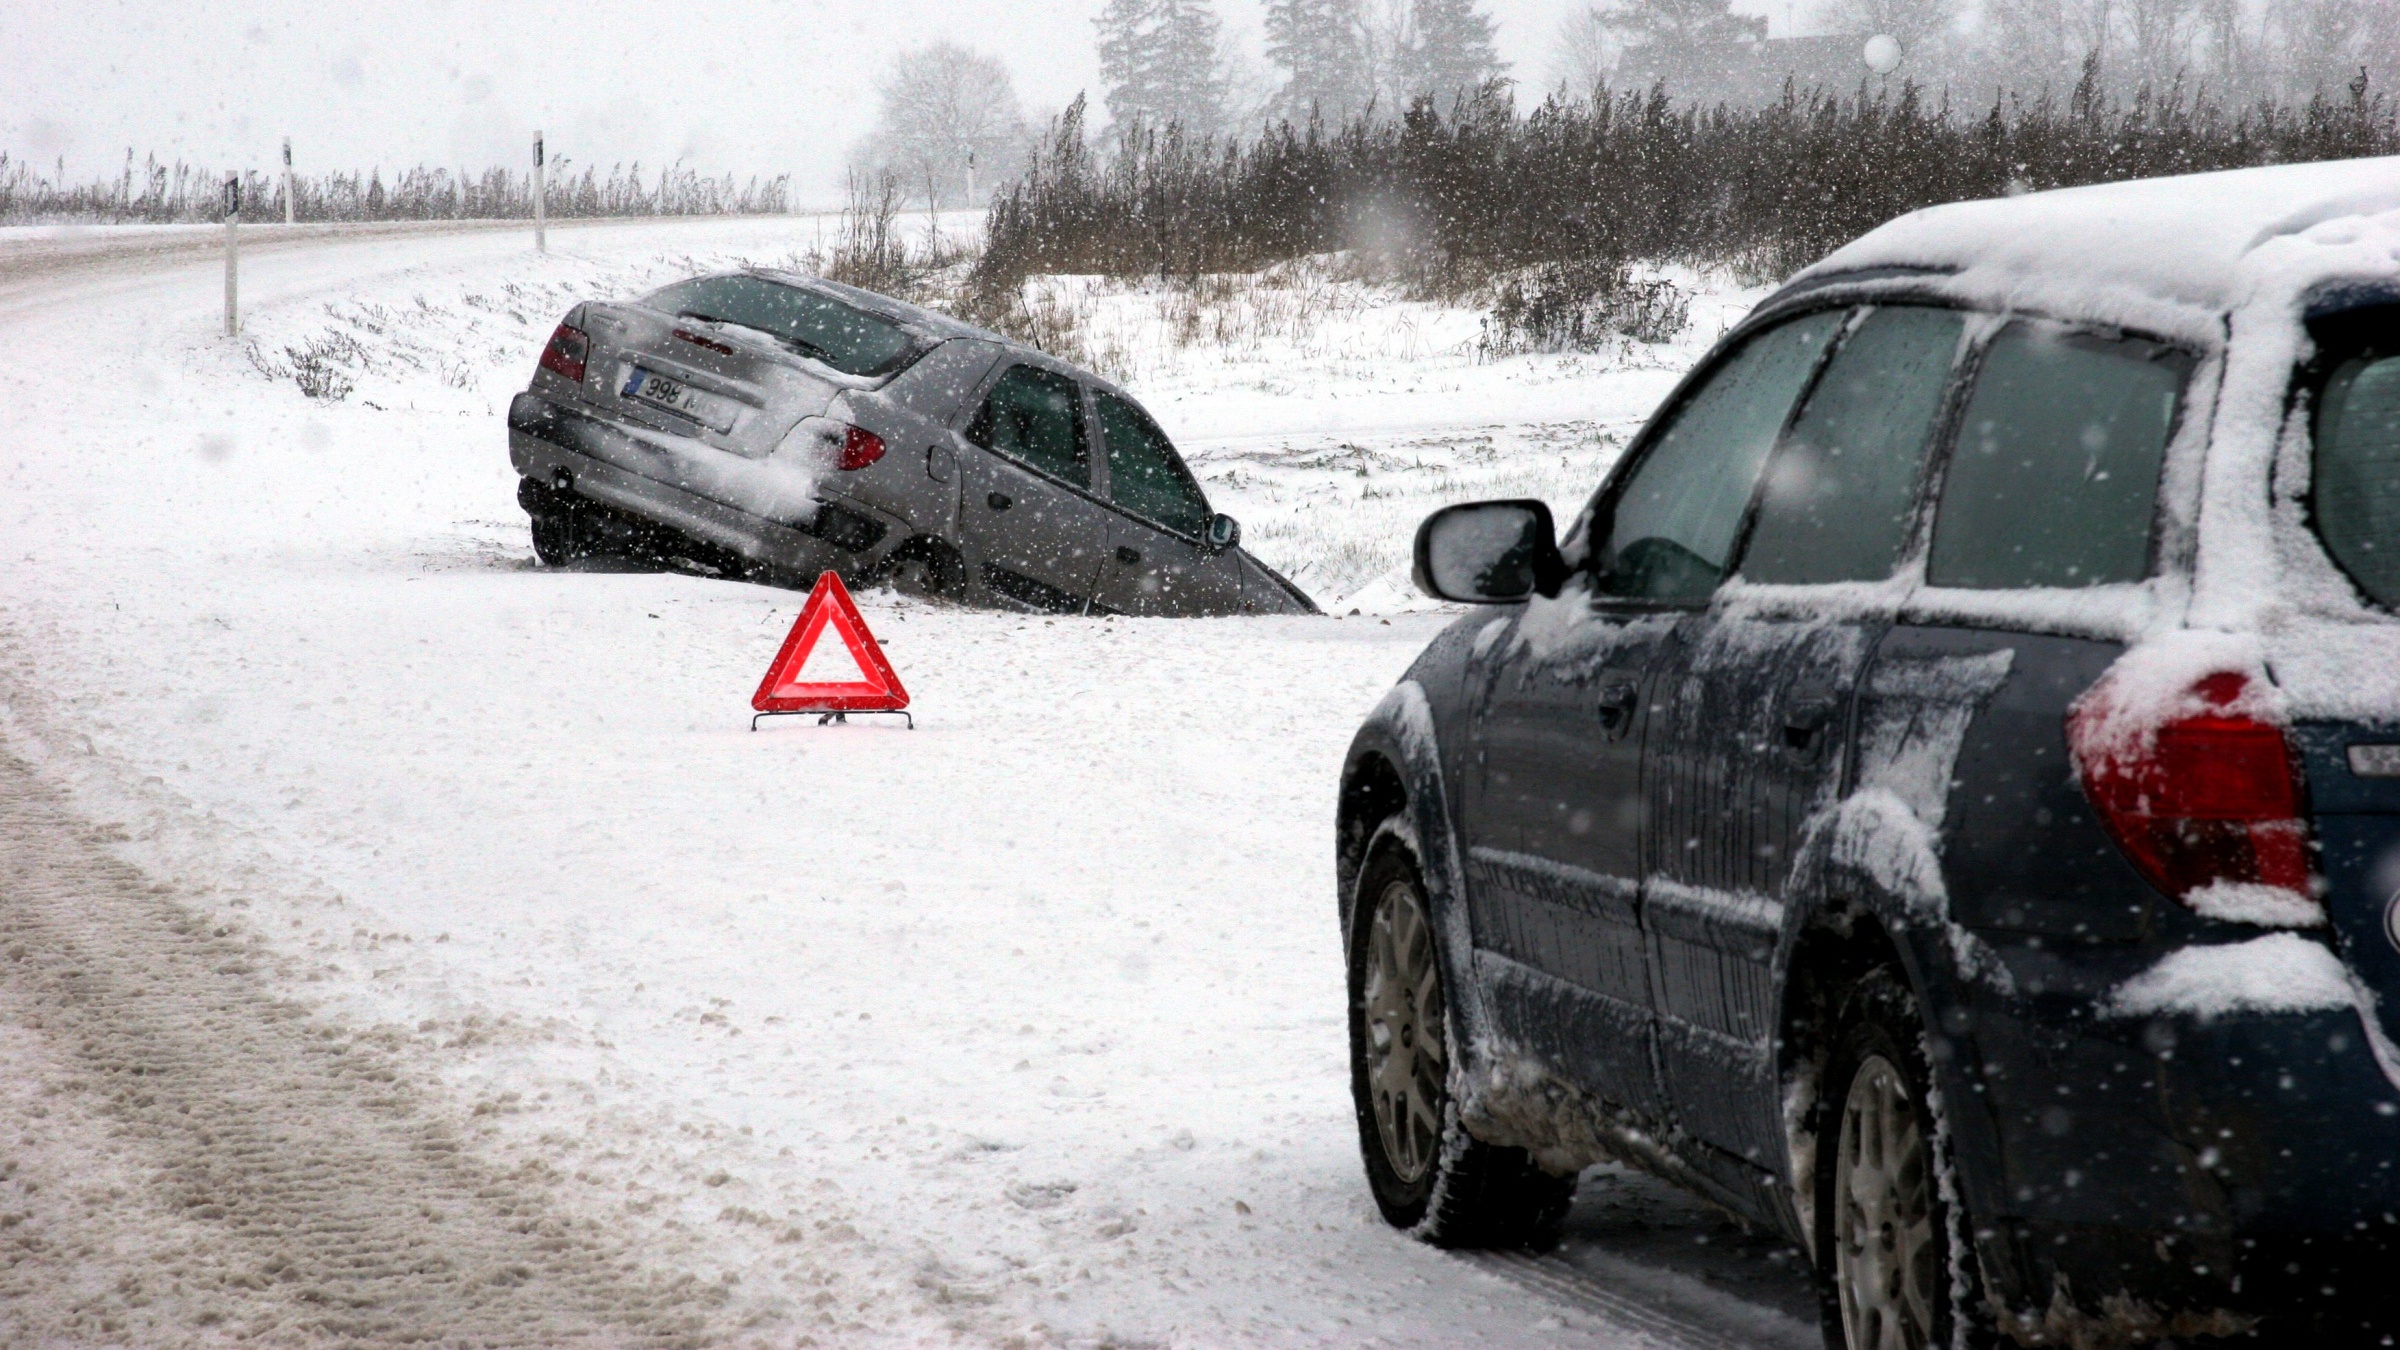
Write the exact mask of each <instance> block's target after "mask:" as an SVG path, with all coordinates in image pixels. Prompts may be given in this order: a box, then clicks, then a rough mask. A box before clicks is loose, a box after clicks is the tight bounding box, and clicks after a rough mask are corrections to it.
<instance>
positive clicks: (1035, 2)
mask: <svg viewBox="0 0 2400 1350" xmlns="http://www.w3.org/2000/svg"><path fill="white" fill-rule="evenodd" d="M1583 2H1584V0H1490V5H1491V12H1492V13H1493V14H1494V15H1495V16H1496V17H1497V18H1498V20H1499V25H1500V28H1499V40H1500V52H1501V56H1502V58H1503V59H1505V60H1507V61H1509V62H1510V63H1511V64H1512V66H1513V69H1512V71H1511V74H1513V75H1515V76H1516V77H1517V78H1518V79H1519V80H1520V81H1522V82H1524V83H1526V84H1530V85H1532V86H1534V87H1536V88H1541V87H1547V86H1548V85H1549V83H1550V82H1551V80H1552V79H1553V78H1554V77H1555V75H1556V53H1555V47H1556V42H1555V39H1556V35H1557V33H1558V29H1559V23H1560V21H1561V20H1562V19H1563V18H1564V17H1565V16H1566V15H1567V14H1569V13H1570V12H1572V11H1573V9H1574V8H1576V6H1578V5H1579V4H1581V3H1583ZM1104 3H1105V0H914V2H913V3H910V2H909V0H898V2H895V0H711V2H710V3H707V4H693V5H669V4H657V3H651V4H638V3H623V2H621V0H575V2H574V3H557V4H542V5H510V6H504V5H498V4H490V3H465V2H464V0H313V2H312V3H285V4H264V3H257V4H224V3H213V2H212V0H180V2H176V3H168V2H164V0H0V53H5V56H4V57H0V150H6V151H9V152H11V153H12V154H14V155H15V156H17V157H19V158H32V159H34V160H37V161H39V162H41V163H43V164H45V165H48V164H50V163H51V162H52V161H54V160H55V159H56V158H57V157H59V156H62V155H63V156H64V157H65V158H66V161H67V167H68V170H69V173H70V174H71V175H72V176H75V177H86V176H93V175H97V174H100V173H104V172H111V171H113V169H114V167H115V165H116V164H117V163H118V162H119V161H121V159H122V157H123V156H124V153H125V150H126V148H127V147H128V146H130V147H132V149H133V150H134V152H135V154H136V155H137V156H139V155H142V154H146V153H152V152H155V153H157V154H158V155H159V156H160V157H161V158H162V159H173V158H175V157H177V156H181V157H183V158H185V159H187V160H190V161H193V162H195V163H198V164H203V165H206V166H208V167H212V168H234V167H242V166H254V167H261V168H263V167H266V166H268V165H270V164H271V163H273V162H274V161H275V160H276V158H277V157H278V154H279V147H280V145H281V141H282V138H283V137H284V136H287V135H288V136H290V137H292V139H293V143H294V147H295V150H294V153H295V157H296V159H297V161H298V163H299V164H300V166H301V167H302V168H304V169H314V170H322V169H327V168H344V169H348V168H358V169H365V168H369V167H373V166H377V165H380V166H382V167H384V168H385V169H387V170H389V169H391V168H395V167H401V166H406V165H412V164H420V163H438V164H446V165H452V166H460V167H466V168H470V169H475V168H481V167H483V166H485V165H487V164H494V163H511V164H513V163H517V162H519V161H521V160H522V159H524V158H525V156H526V153H527V152H526V148H525V147H526V145H527V143H528V142H529V141H530V139H531V137H532V133H533V130H534V128H535V127H537V126H539V127H541V128H542V129H543V130H544V131H546V132H547V133H548V136H549V141H550V147H551V154H552V156H553V157H558V156H564V157H567V158H568V159H569V160H571V161H572V162H573V163H574V164H576V165H581V164H587V163H596V164H598V165H600V166H602V167H603V168H605V167H606V166H607V165H609V164H611V163H615V162H619V161H631V160H636V159H638V160H641V161H642V162H643V163H644V164H645V165H646V166H655V165H657V164H659V163H661V162H664V161H668V160H674V159H678V158H681V159H683V160H685V161H687V162H689V163H690V164H692V165H693V166H694V167H697V168H700V169H703V170H709V171H722V170H726V169H733V170H738V171H740V172H743V173H752V172H757V173H767V174H773V173H790V174H791V175H792V176H793V185H794V188H795V190H796V191H795V196H797V197H799V198H800V199H801V200H804V201H824V200H829V199H831V198H832V197H834V196H835V195H836V194H837V193H838V187H839V182H840V175H841V165H842V163H843V160H844V157H845V155H846V153H847V151H848V149H849V147H850V145H851V143H852V142H853V141H855V140H856V139H857V138H858V136H859V135H860V134H861V133H862V132H864V131H865V130H866V126H867V123H868V120H869V118H870V117H871V115H872V109H873V105H874V81H875V73H876V71H877V70H878V69H879V68H880V67H881V65H882V63H883V62H884V61H886V60H887V59H888V58H889V57H890V56H891V55H892V54H893V53H895V52H897V51H900V50H902V49H904V48H907V47H911V46H915V45H918V44H922V43H925V42H929V41H931V40H933V39H936V38H950V39H953V40H956V41H959V42H964V43H966V44H967V45H969V46H972V47H977V48H980V49H982V50H985V51H988V52H991V53H993V54H995V55H997V56H998V57H1000V59H1001V60H1002V61H1004V62H1006V63H1007V65H1008V67H1009V70H1010V72H1011V74H1012V75H1013V76H1014V77H1015V80H1016V84H1017V91H1018V93H1019V95H1020V96H1022V98H1023V99H1024V101H1025V104H1026V108H1027V111H1028V112H1030V113H1033V114H1035V115H1037V116H1038V115H1042V114H1046V113H1049V112H1053V111H1056V110H1057V109H1058V108H1059V107H1061V106H1063V105H1064V104H1065V103H1066V101H1067V100H1068V99H1071V98H1073V97H1074V96H1075V93H1076V91H1077V90H1079V89H1091V90H1092V91H1093V94H1094V98H1095V102H1096V101H1097V97H1098V90H1097V88H1096V85H1097V80H1098V62H1097V58H1096V57H1095V56H1094V54H1093V35H1092V22H1091V21H1092V17H1093V16H1094V15H1095V14H1097V13H1099V11H1100V9H1101V6H1102V5H1103V4H1104ZM1738 7H1739V8H1745V9H1748V10H1750V11H1752V12H1756V13H1765V14H1767V15H1768V16H1769V17H1770V20H1771V21H1772V22H1773V23H1774V24H1775V25H1776V28H1777V29H1778V31H1779V32H1780V30H1781V28H1782V26H1783V23H1784V21H1785V19H1786V17H1787V15H1788V14H1791V13H1795V12H1796V13H1799V14H1801V15H1805V14H1806V13H1807V12H1808V10H1809V9H1810V8H1812V7H1813V0H1743V4H1742V5H1740V6H1738ZM1218 10H1219V13H1220V14H1222V15H1223V16H1224V18H1225V20H1226V24H1227V27H1228V29H1229V30H1230V31H1232V32H1234V33H1236V34H1238V35H1239V36H1240V37H1241V39H1242V40H1243V41H1244V42H1245V44H1246V45H1247V46H1248V47H1249V49H1250V50H1251V52H1252V53H1253V55H1254V56H1255V54H1256V52H1257V48H1258V34H1259V31H1260V27H1261V17H1262V15H1263V13H1264V5H1263V3H1262V0H1218Z"/></svg>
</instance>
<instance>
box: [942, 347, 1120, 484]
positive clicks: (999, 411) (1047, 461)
mask: <svg viewBox="0 0 2400 1350" xmlns="http://www.w3.org/2000/svg"><path fill="white" fill-rule="evenodd" d="M967 439H968V440H970V441H973V442H974V443H975V444H977V445H980V446H982V447H983V448H984V449H986V450H993V451H997V452H998V453H1000V454H1003V455H1006V456H1008V457H1009V458H1010V459H1013V460H1016V461H1018V462H1019V463H1021V464H1025V465H1027V466H1029V467H1031V468H1034V469H1038V470H1040V471H1041V472H1043V473H1046V474H1048V475H1050V476H1051V477H1053V478H1060V479H1064V480H1065V481H1067V482H1070V483H1073V484H1074V485H1075V486H1077V487H1090V486H1091V485H1092V451H1091V438H1090V437H1089V436H1088V435H1087V434H1086V433H1085V430H1084V425H1083V387H1082V386H1081V385H1078V384H1077V383H1076V382H1075V381H1073V380H1071V379H1068V378H1067V377H1066V376H1064V375H1061V374H1058V373H1057V372H1056V371H1049V370H1042V369H1040V368H1038V367H1035V366H1011V367H1010V368H1009V370H1008V373H1007V374H1005V375H1002V376H1001V377H1000V381H999V383H997V384H995V385H993V386H992V392H991V393H989V394H987V395H985V396H984V400H983V406H982V407H981V408H979V409H977V410H976V412H975V420H974V421H972V422H970V423H968V424H967Z"/></svg>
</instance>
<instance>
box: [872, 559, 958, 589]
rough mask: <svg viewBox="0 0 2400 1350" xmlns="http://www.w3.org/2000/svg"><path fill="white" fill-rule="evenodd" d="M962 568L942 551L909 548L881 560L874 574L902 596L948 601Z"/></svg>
mask: <svg viewBox="0 0 2400 1350" xmlns="http://www.w3.org/2000/svg"><path fill="white" fill-rule="evenodd" d="M960 571H961V569H960V568H959V566H958V565H957V563H956V562H955V561H954V560H952V559H950V558H948V557H945V556H943V555H942V554H939V553H935V552H931V551H926V550H912V551H911V552H909V553H906V554H903V555H901V556H899V557H895V558H892V559H891V560H890V561H888V562H886V563H884V565H883V567H882V568H881V570H880V571H879V572H878V574H877V577H878V579H879V580H881V581H882V582H883V584H884V585H886V586H889V587H891V588H892V589H893V590H895V591H898V592H899V593H900V594H902V595H915V596H922V597H925V598H927V599H934V600H947V599H952V598H954V597H955V596H956V595H957V594H958V589H959V583H960V581H961V580H962V578H961V577H960V575H959V573H960Z"/></svg>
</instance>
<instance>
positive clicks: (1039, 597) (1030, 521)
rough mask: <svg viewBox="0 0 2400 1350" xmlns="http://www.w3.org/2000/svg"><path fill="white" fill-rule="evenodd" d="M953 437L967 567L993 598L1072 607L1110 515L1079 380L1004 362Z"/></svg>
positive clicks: (1079, 604)
mask: <svg viewBox="0 0 2400 1350" xmlns="http://www.w3.org/2000/svg"><path fill="white" fill-rule="evenodd" d="M959 439H960V445H959V447H958V460H959V483H960V496H959V513H958V533H959V544H960V550H961V552H962V553H964V554H965V556H966V561H967V566H968V568H969V570H970V573H971V575H972V577H973V578H974V579H975V580H977V581H980V582H981V584H982V586H983V588H984V589H985V590H987V591H988V592H990V593H991V594H992V595H994V596H996V597H998V598H1000V599H1002V600H1005V601H1013V602H1015V603H1016V604H1020V605H1024V606H1027V607H1029V608H1032V609H1038V610H1047V611H1050V612H1052V613H1059V614H1073V613H1080V612H1081V611H1082V610H1083V609H1085V608H1086V607H1087V606H1088V605H1089V604H1090V603H1091V595H1092V585H1093V581H1094V579H1095V578H1096V576H1097V575H1098V573H1099V569H1100V557H1101V550H1102V549H1103V548H1104V547H1105V546H1106V545H1107V542H1108V530H1109V517H1110V515H1111V512H1110V511H1109V509H1108V507H1107V506H1105V505H1103V504H1102V503H1101V501H1100V499H1099V498H1098V497H1097V496H1095V495H1094V494H1093V484H1092V476H1093V475H1092V435H1091V428H1090V425H1089V423H1088V421H1087V419H1086V417H1085V414H1084V407H1083V386H1082V384H1081V382H1079V381H1077V380H1075V379H1073V378H1072V377H1070V376H1067V375H1065V374H1062V373H1061V372H1059V371H1055V370H1050V369H1046V368H1044V367H1041V366H1037V365H1033V364H1031V363H1028V362H1018V363H1016V364H1014V365H1010V366H1008V367H1006V368H1004V369H1003V370H1002V371H1001V372H1000V374H999V375H998V377H997V378H995V379H994V380H993V381H992V385H991V387H990V389H989V390H987V391H986V392H985V394H984V397H983V400H982V402H981V403H980V404H978V405H977V406H976V410H975V413H974V415H973V416H972V417H971V418H969V419H968V421H967V426H966V430H965V431H964V432H963V433H961V434H960V437H959Z"/></svg>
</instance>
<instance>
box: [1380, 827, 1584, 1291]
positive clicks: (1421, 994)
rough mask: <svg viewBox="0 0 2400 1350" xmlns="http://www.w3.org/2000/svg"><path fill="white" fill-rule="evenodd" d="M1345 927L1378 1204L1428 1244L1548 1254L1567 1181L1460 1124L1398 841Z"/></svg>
mask: <svg viewBox="0 0 2400 1350" xmlns="http://www.w3.org/2000/svg"><path fill="white" fill-rule="evenodd" d="M1351 925H1352V931H1351V934H1350V980H1349V985H1350V1088H1351V1097H1352V1100H1353V1101H1354V1103H1355V1105H1356V1107H1357V1111H1358V1140H1359V1152H1360V1153H1361V1154H1362V1155H1363V1156H1364V1159H1365V1162H1366V1170H1367V1183H1368V1185H1369V1187H1370V1188H1371V1189H1372V1190H1373V1191H1374V1193H1375V1204H1376V1207H1377V1208H1378V1209H1380V1210H1382V1211H1383V1217H1384V1218H1385V1219H1386V1220H1387V1221H1389V1222H1390V1223H1391V1224H1392V1226H1393V1227H1395V1228H1402V1229H1406V1230H1408V1231H1409V1232H1411V1233H1413V1234H1415V1235H1416V1236H1417V1237H1419V1238H1421V1239H1423V1240H1424V1241H1426V1242H1429V1243H1432V1244H1433V1245H1435V1246H1437V1247H1513V1248H1533V1249H1540V1248H1544V1247H1548V1246H1550V1245H1551V1244H1552V1243H1554V1242H1555V1241H1556V1240H1557V1237H1558V1226H1559V1221H1560V1220H1561V1219H1563V1218H1564V1217H1565V1216H1566V1212H1567V1205H1568V1204H1569V1202H1571V1201H1572V1200H1573V1199H1574V1198H1575V1178H1573V1177H1571V1176H1567V1177H1559V1176H1553V1175H1551V1174H1550V1173H1548V1172H1546V1171H1544V1170H1543V1169H1542V1168H1541V1166H1540V1165H1539V1164H1537V1163H1535V1162H1534V1160H1533V1158H1532V1155H1530V1154H1528V1153H1527V1152H1526V1151H1525V1150H1523V1149H1520V1148H1502V1147H1499V1146H1496V1145H1493V1144H1487V1143H1485V1142H1483V1141H1482V1140H1480V1139H1477V1138H1475V1137H1474V1136H1473V1135H1471V1134H1469V1133H1467V1131H1466V1129H1465V1127H1464V1126H1463V1125H1462V1124H1461V1123H1460V1121H1459V1110H1458V1099H1457V1093H1456V1084H1457V1081H1458V1074H1459V1063H1458V1056H1457V1053H1456V1050H1457V1046H1458V1043H1459V1036H1458V1032H1457V1026H1456V1019H1455V1017H1454V1015H1453V1011H1452V1009H1453V1004H1452V1002H1451V1000H1450V998H1449V997H1448V991H1447V989H1446V987H1445V979H1446V975H1445V971H1444V966H1443V963H1442V960H1441V946H1440V942H1441V939H1440V935H1439V933H1438V931H1437V930H1436V928H1435V926H1434V915H1433V907H1432V905H1431V904H1430V903H1429V901H1428V899H1427V897H1426V894H1425V885H1424V880H1423V877H1422V874H1421V873H1420V871H1419V869H1418V866H1417V862H1416V859H1415V858H1414V857H1413V856H1412V855H1411V854H1410V852H1409V850H1408V849H1407V847H1406V846H1404V845H1402V844H1400V843H1399V842H1398V841H1397V840H1396V839H1391V838H1389V837H1387V838H1386V839H1385V840H1384V841H1382V842H1381V843H1380V844H1379V845H1378V846H1377V847H1375V848H1373V849H1371V850H1370V852H1369V854H1368V858H1367V863H1366V866H1365V867H1364V868H1363V869H1362V870H1361V872H1360V875H1359V882H1358V892H1357V899H1356V901H1355V903H1354V904H1353V905H1352V906H1351Z"/></svg>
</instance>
